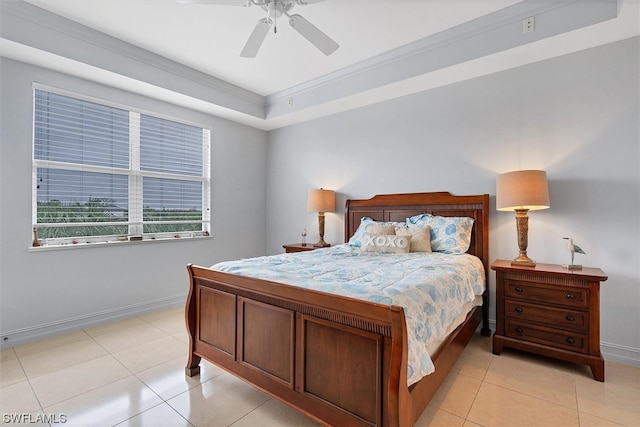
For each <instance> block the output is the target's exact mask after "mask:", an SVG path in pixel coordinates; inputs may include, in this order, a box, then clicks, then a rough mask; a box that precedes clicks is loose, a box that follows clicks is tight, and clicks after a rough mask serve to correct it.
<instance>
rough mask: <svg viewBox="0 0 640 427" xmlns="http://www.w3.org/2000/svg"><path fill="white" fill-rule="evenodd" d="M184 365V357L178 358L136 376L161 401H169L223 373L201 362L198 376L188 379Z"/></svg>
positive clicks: (213, 366) (185, 358)
mask: <svg viewBox="0 0 640 427" xmlns="http://www.w3.org/2000/svg"><path fill="white" fill-rule="evenodd" d="M186 364H187V357H186V356H183V357H178V358H175V359H172V360H169V361H168V362H164V363H161V364H160V365H157V366H154V367H153V368H150V369H147V370H144V371H142V372H139V373H137V374H136V376H137V377H138V378H139V379H140V380H142V381H143V382H144V383H145V384H146V385H147V386H148V387H149V388H150V389H152V390H153V391H154V392H155V393H156V394H158V396H160V397H161V398H162V399H164V400H169V399H171V398H172V397H175V396H177V395H179V394H180V393H184V392H185V391H187V390H189V389H191V388H193V387H196V386H198V385H200V384H202V383H204V382H207V381H209V380H210V379H212V378H215V377H217V376H218V375H220V374H222V373H224V372H225V371H224V370H222V369H221V368H218V367H217V366H215V365H213V364H211V363H209V362H206V361H204V360H203V361H202V362H200V375H196V376H194V377H189V376H187V375H186V374H185V372H184V368H185V366H186Z"/></svg>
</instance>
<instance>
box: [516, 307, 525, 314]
mask: <svg viewBox="0 0 640 427" xmlns="http://www.w3.org/2000/svg"><path fill="white" fill-rule="evenodd" d="M523 311H524V310H522V307H520V306H518V307H516V313H522V312H523Z"/></svg>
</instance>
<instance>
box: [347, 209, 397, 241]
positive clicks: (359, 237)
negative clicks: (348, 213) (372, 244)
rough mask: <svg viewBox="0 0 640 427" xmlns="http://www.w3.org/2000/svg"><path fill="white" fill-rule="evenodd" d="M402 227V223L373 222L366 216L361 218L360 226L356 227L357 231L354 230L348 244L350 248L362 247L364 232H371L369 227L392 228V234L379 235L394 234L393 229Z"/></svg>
mask: <svg viewBox="0 0 640 427" xmlns="http://www.w3.org/2000/svg"><path fill="white" fill-rule="evenodd" d="M402 225H404V223H402V222H383V221H374V220H373V219H371V218H370V217H368V216H363V217H362V219H360V225H359V226H358V229H357V230H356V232H355V233H353V236H351V238H350V239H349V242H348V243H349V244H350V245H351V246H355V247H356V248H360V247H362V242H363V241H364V238H365V234H366V232H367V231H371V230H369V227H372V226H381V227H384V229H387V228H386V227H392V228H393V232H389V233H381V234H395V227H398V226H402ZM378 230H381V229H378ZM387 230H390V229H387Z"/></svg>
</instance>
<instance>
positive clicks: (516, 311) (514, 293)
mask: <svg viewBox="0 0 640 427" xmlns="http://www.w3.org/2000/svg"><path fill="white" fill-rule="evenodd" d="M491 268H492V269H493V270H495V272H496V332H495V334H494V335H493V353H494V354H500V353H501V352H502V349H503V347H511V348H515V349H519V350H524V351H529V352H532V353H537V354H541V355H544V356H549V357H554V358H557V359H562V360H566V361H569V362H575V363H582V364H585V365H589V367H590V368H591V373H592V374H593V378H594V379H596V380H598V381H604V359H603V358H602V355H601V354H600V282H604V281H605V280H607V276H606V275H605V274H604V272H603V271H602V270H600V269H599V268H583V269H582V270H567V269H566V268H563V267H562V266H561V265H556V264H537V265H536V266H535V267H520V266H512V265H511V261H505V260H497V261H495V262H494V263H493V264H492V265H491Z"/></svg>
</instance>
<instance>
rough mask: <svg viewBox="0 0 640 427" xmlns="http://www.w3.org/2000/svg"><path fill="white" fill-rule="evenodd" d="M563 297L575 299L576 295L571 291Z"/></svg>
mask: <svg viewBox="0 0 640 427" xmlns="http://www.w3.org/2000/svg"><path fill="white" fill-rule="evenodd" d="M564 297H565V298H566V299H576V296H575V295H574V294H572V293H567V294H566V295H565V296H564Z"/></svg>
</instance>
